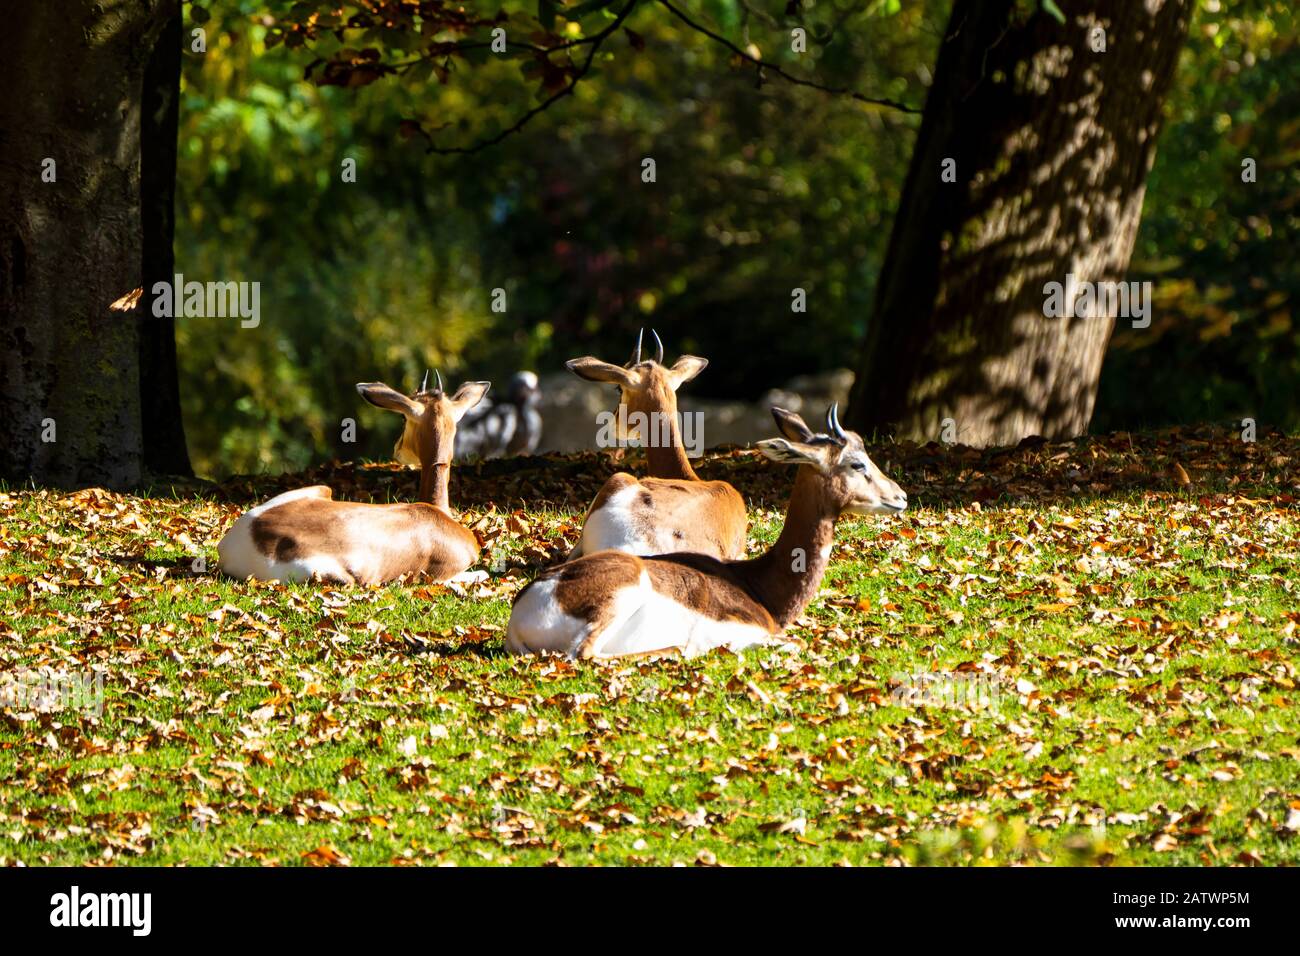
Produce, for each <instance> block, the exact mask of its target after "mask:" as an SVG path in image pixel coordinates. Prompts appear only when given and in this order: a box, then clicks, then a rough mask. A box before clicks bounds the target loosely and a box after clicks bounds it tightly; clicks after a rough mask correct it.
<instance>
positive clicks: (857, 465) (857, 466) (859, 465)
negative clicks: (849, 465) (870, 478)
mask: <svg viewBox="0 0 1300 956" xmlns="http://www.w3.org/2000/svg"><path fill="white" fill-rule="evenodd" d="M853 470H854V471H860V472H862V473H863V474H864V475H865V474H866V473H867V463H866V462H865V461H855V462H854V463H853Z"/></svg>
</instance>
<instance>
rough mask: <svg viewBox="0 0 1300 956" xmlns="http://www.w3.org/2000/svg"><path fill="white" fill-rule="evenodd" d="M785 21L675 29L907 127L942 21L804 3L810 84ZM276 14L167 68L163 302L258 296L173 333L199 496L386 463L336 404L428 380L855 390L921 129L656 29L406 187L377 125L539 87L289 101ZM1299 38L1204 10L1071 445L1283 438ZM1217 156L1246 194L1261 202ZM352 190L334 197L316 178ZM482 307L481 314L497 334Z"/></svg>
mask: <svg viewBox="0 0 1300 956" xmlns="http://www.w3.org/2000/svg"><path fill="white" fill-rule="evenodd" d="M1061 5H1062V6H1063V7H1067V8H1068V4H1067V3H1065V0H1061ZM785 6H786V4H785V0H779V2H777V0H704V2H698V3H694V4H692V5H690V7H689V9H690V10H691V13H692V16H694V17H696V18H697V19H698V20H700V21H701V22H703V23H706V24H708V25H709V26H710V27H711V28H712V29H714V30H716V32H718V33H721V34H722V35H724V36H726V37H728V38H729V39H731V40H733V41H735V42H736V43H737V44H738V45H741V46H746V45H748V44H751V43H752V44H754V45H756V46H757V47H758V49H759V51H761V54H762V56H763V58H764V59H767V60H776V61H777V62H780V63H782V64H784V65H786V66H788V67H789V69H790V71H791V72H795V73H798V74H800V75H815V76H816V77H817V78H818V79H819V80H820V81H821V82H822V83H824V84H826V85H829V86H845V87H851V88H854V89H857V90H861V91H864V92H866V93H868V94H870V95H873V96H887V97H890V98H893V99H896V100H901V101H905V102H908V103H910V104H913V105H915V106H917V107H920V106H921V105H923V103H924V98H925V92H926V88H927V85H928V83H929V79H930V74H929V70H930V69H931V68H932V66H933V63H934V59H935V54H936V51H937V48H938V43H939V38H940V34H941V31H942V30H943V28H944V25H945V23H946V20H947V15H948V8H949V3H948V2H941V0H915V2H900V0H861V2H858V3H852V2H848V3H845V4H843V5H842V6H836V5H834V4H832V3H829V2H827V0H819V2H816V3H813V2H805V3H804V5H803V10H804V15H805V22H806V23H807V24H808V25H809V27H810V33H809V38H808V52H807V53H804V54H795V53H793V52H791V50H790V33H789V30H790V23H789V22H788V21H787V19H786V18H785V17H784V11H785ZM289 7H290V4H287V3H279V2H276V0H261V2H254V0H213V2H210V3H206V4H204V6H203V7H202V8H201V9H195V8H190V9H189V13H190V20H191V23H190V26H193V25H194V24H195V23H197V22H200V21H201V18H203V17H207V18H208V19H207V20H206V21H202V22H203V26H204V27H205V29H206V31H207V52H206V53H203V54H197V53H193V54H191V53H187V54H186V57H185V63H184V73H183V80H182V84H183V85H182V94H183V96H182V103H181V119H180V123H181V126H180V143H179V169H178V174H177V227H176V232H177V234H176V268H177V271H179V272H183V273H185V274H186V276H187V277H188V278H195V279H200V280H207V279H222V280H228V279H241V280H247V281H254V280H255V281H260V282H261V284H262V292H261V296H262V297H261V308H262V323H261V325H260V326H259V327H258V328H255V329H241V328H239V326H238V323H237V322H230V321H223V320H220V319H186V320H182V321H180V322H178V324H177V338H178V347H179V350H180V356H181V363H182V368H181V381H182V399H183V402H184V410H185V418H186V428H187V431H188V439H189V446H190V452H191V455H192V457H193V460H194V465H195V468H196V470H197V471H198V472H199V473H200V474H206V475H210V476H220V475H225V474H229V473H232V472H249V471H281V470H292V469H299V468H302V467H305V466H307V465H308V464H310V463H312V462H314V461H318V460H320V459H322V458H329V457H335V456H338V457H346V458H353V457H359V456H371V457H383V456H385V455H387V454H388V453H389V451H390V450H391V446H392V441H393V439H394V438H395V434H393V432H394V431H395V428H386V427H383V426H384V425H391V423H386V422H384V421H383V419H382V418H381V416H380V415H379V414H378V413H372V412H371V411H370V410H368V409H365V408H363V403H361V402H360V401H359V400H358V398H357V396H356V394H355V392H354V391H353V388H352V383H354V382H357V381H366V380H374V379H379V380H384V381H387V382H389V383H390V384H392V385H393V386H395V387H398V388H403V389H410V388H413V387H414V386H415V385H416V384H417V383H418V380H419V377H420V375H422V374H423V371H424V369H425V368H426V367H427V366H433V367H438V368H440V369H441V370H442V374H443V376H444V378H446V379H448V380H449V381H459V380H461V379H464V378H476V379H479V378H489V379H492V380H493V381H495V382H498V383H504V381H505V380H506V378H507V377H508V376H509V374H510V373H511V372H513V371H514V370H516V369H518V368H525V367H528V368H534V369H537V370H538V371H542V372H546V371H553V370H555V369H558V368H560V366H561V363H562V362H563V360H564V359H566V358H569V357H572V356H574V355H578V354H586V353H595V354H598V355H601V356H602V357H608V358H617V359H621V358H623V357H624V356H625V353H626V352H627V351H628V349H629V346H630V344H631V341H632V339H633V337H634V336H635V332H636V329H637V328H639V327H640V326H642V325H653V326H654V327H655V328H656V329H658V331H659V332H660V334H661V335H662V336H663V337H664V339H665V340H666V342H667V345H668V351H669V353H670V355H675V354H677V353H678V352H685V351H693V352H698V353H700V354H703V355H706V356H709V357H710V358H712V359H713V360H714V363H713V365H711V366H710V368H709V370H708V371H707V372H706V373H705V375H703V376H701V378H700V379H699V380H698V381H697V382H696V383H694V384H693V385H692V386H691V388H692V390H693V392H694V393H696V394H699V395H712V396H716V397H731V398H741V399H746V400H753V399H755V398H757V397H758V396H759V395H760V394H762V393H763V392H764V391H766V390H767V389H768V388H770V387H772V386H774V385H777V384H780V383H783V382H785V381H787V380H788V379H790V378H792V377H793V376H795V375H799V374H804V373H809V372H815V371H818V370H830V369H834V368H839V367H843V366H851V365H853V364H854V361H855V357H856V352H857V343H858V340H859V338H860V336H861V334H862V332H863V330H864V329H865V327H866V323H867V322H868V321H869V320H870V310H871V303H872V297H873V294H874V291H875V283H876V276H877V273H878V271H879V269H880V267H881V262H882V260H883V256H884V250H885V243H886V241H887V239H888V232H889V226H890V222H891V216H892V213H893V209H894V207H895V205H896V203H897V200H898V193H899V191H900V189H901V187H902V183H903V178H904V175H905V173H906V170H907V162H908V159H909V156H910V151H911V145H912V140H913V136H914V133H915V129H916V126H917V124H918V122H919V116H910V115H907V114H902V113H898V112H895V111H890V110H884V109H881V108H878V107H873V106H868V105H866V104H863V103H859V102H855V101H853V100H850V99H847V98H837V97H831V96H828V95H826V94H824V93H822V92H820V91H817V90H812V89H804V88H799V87H794V86H791V85H789V84H786V83H782V82H780V81H779V80H771V81H769V82H767V83H765V84H763V85H762V86H761V87H758V86H756V83H755V77H754V72H753V70H752V69H739V68H738V63H737V62H735V60H734V58H733V57H732V56H731V54H729V53H728V51H727V50H725V49H724V48H722V47H721V46H719V45H717V44H714V43H711V42H710V41H709V40H708V39H707V38H705V37H703V36H701V35H699V34H698V33H695V32H693V31H691V30H689V29H688V28H686V27H685V26H683V25H682V24H681V23H679V22H677V21H675V20H672V19H670V18H669V17H668V16H667V15H666V13H665V12H664V11H663V10H662V9H660V8H658V7H650V8H647V9H645V10H640V11H638V13H637V15H636V16H635V18H634V19H633V20H632V21H630V22H629V24H628V26H630V27H631V28H632V29H633V30H634V31H635V32H634V33H632V34H620V35H619V36H618V37H616V38H615V39H613V40H611V42H610V43H608V44H607V45H606V47H605V48H603V49H602V51H601V53H600V54H598V56H597V58H596V61H595V68H594V69H593V71H592V73H591V74H590V75H589V76H588V77H587V78H586V79H585V80H584V81H583V82H581V83H579V84H578V86H577V88H576V90H575V92H574V94H573V95H572V96H570V97H567V98H564V99H562V100H560V101H559V102H558V103H557V104H556V105H555V106H553V107H552V108H551V109H549V110H548V111H547V112H545V113H543V114H541V115H540V116H539V117H538V118H537V119H535V120H534V121H533V122H532V123H530V124H529V125H528V126H526V127H525V128H524V129H523V130H522V131H521V132H520V133H518V134H517V135H513V136H510V137H508V138H506V139H505V140H504V141H503V142H502V143H500V144H499V145H498V146H495V147H492V148H490V149H487V150H485V151H482V152H478V153H475V154H472V155H467V156H439V155H430V154H427V153H426V152H425V145H426V144H425V141H424V140H423V139H422V138H421V137H420V136H418V135H417V136H408V137H404V136H403V135H402V132H403V125H402V121H403V120H410V119H415V120H417V121H418V122H420V123H421V124H422V125H423V126H424V128H425V129H428V130H434V131H436V132H435V134H434V135H435V136H436V138H437V141H438V142H439V143H440V144H445V145H455V144H468V143H470V142H473V141H476V140H477V139H478V138H480V137H481V136H483V135H490V134H491V133H492V132H493V131H494V130H499V129H501V128H502V127H504V126H507V125H509V124H510V123H511V122H513V121H514V119H515V118H516V117H517V116H518V115H519V113H520V112H521V111H522V110H523V109H526V108H528V106H530V105H532V104H535V103H537V102H538V101H539V90H538V88H537V83H536V80H535V79H534V80H532V81H530V80H529V78H528V77H527V76H521V74H520V71H519V70H518V69H516V68H514V67H513V66H511V65H509V64H506V63H501V62H491V61H489V62H485V63H483V64H481V65H477V66H475V67H474V68H473V69H472V70H466V73H465V75H463V76H461V75H458V76H457V77H456V79H455V82H452V83H448V84H443V83H440V81H439V77H437V76H436V75H430V73H429V72H428V71H421V72H422V75H417V73H416V71H408V72H407V73H405V74H403V75H402V76H401V77H400V78H386V79H385V80H383V81H382V82H377V83H373V84H371V85H368V86H364V87H360V88H357V89H342V88H338V87H333V86H328V87H321V86H317V85H314V84H313V83H310V82H307V81H305V80H304V72H305V70H306V68H307V67H308V65H309V64H310V63H311V61H312V59H313V55H312V52H311V51H309V50H305V49H302V48H299V49H293V50H290V49H285V48H284V46H282V45H274V46H272V47H271V48H268V43H267V41H268V27H269V26H270V25H271V24H272V23H273V22H274V21H273V20H272V17H273V16H275V15H277V14H279V13H282V12H284V11H287V10H288V9H289ZM502 9H503V10H504V11H505V12H507V13H510V12H528V13H535V12H536V6H535V4H531V3H529V4H519V3H514V2H512V0H506V2H504V3H503V4H502ZM560 10H561V16H560V18H559V22H558V26H557V27H556V30H557V31H558V32H561V33H563V32H564V31H565V25H564V24H565V21H564V18H563V15H562V14H563V8H560ZM1296 20H1297V14H1296V12H1295V10H1294V9H1293V8H1292V5H1291V3H1290V0H1240V2H1236V3H1233V4H1227V3H1220V2H1219V0H1203V2H1202V3H1201V4H1200V9H1199V13H1198V18H1197V21H1196V22H1195V24H1194V25H1193V28H1192V33H1191V37H1190V40H1189V44H1188V48H1187V50H1186V52H1185V54H1184V59H1183V62H1182V65H1181V68H1180V75H1179V80H1178V83H1177V87H1176V89H1175V92H1174V95H1173V96H1172V98H1171V102H1170V116H1169V119H1168V123H1167V126H1166V128H1165V131H1164V133H1163V138H1162V141H1161V144H1160V149H1159V152H1158V155H1157V161H1156V167H1155V169H1154V171H1153V173H1152V176H1151V178H1150V181H1149V188H1148V192H1147V198H1146V207H1145V213H1144V217H1143V223H1142V228H1141V233H1140V235H1139V239H1138V249H1137V252H1136V254H1135V257H1134V263H1133V270H1132V273H1131V275H1130V278H1132V279H1151V280H1152V281H1154V282H1155V283H1156V284H1157V285H1156V302H1157V307H1156V308H1155V310H1154V311H1153V321H1152V325H1151V327H1150V328H1149V329H1146V330H1143V331H1135V330H1132V329H1126V328H1119V329H1117V332H1116V335H1115V337H1114V339H1113V341H1112V345H1111V349H1110V352H1109V354H1108V357H1107V362H1106V366H1105V369H1104V371H1103V375H1102V382H1101V395H1100V398H1099V403H1098V410H1097V414H1096V417H1095V419H1094V428H1097V429H1114V428H1125V427H1142V426H1153V425H1162V424H1168V423H1175V422H1182V421H1206V420H1213V421H1226V420H1229V419H1234V418H1238V419H1239V418H1241V417H1243V416H1253V417H1256V418H1257V419H1258V420H1259V421H1260V423H1261V425H1266V424H1272V425H1280V426H1282V427H1285V428H1287V429H1295V428H1296V427H1297V425H1300V388H1298V387H1297V386H1298V385H1300V329H1298V328H1297V327H1296V324H1295V317H1294V311H1295V308H1294V307H1295V302H1296V294H1297V288H1298V287H1300V270H1298V269H1297V265H1296V252H1297V247H1296V242H1295V239H1296V235H1297V225H1298V220H1300V49H1297V30H1296ZM573 29H576V25H574V27H573ZM382 39H383V38H379V40H380V41H381V42H382ZM407 131H408V132H409V126H408V128H407ZM647 156H649V157H653V158H654V159H655V161H656V166H657V182H656V183H653V184H647V183H643V182H642V181H641V176H640V173H641V160H642V159H643V158H644V157H647ZM1243 156H1251V157H1254V158H1255V159H1256V161H1257V164H1258V176H1257V178H1258V181H1257V182H1256V183H1254V184H1249V185H1247V184H1243V183H1242V181H1241V173H1242V169H1241V159H1242V157H1243ZM349 158H351V159H354V160H355V161H356V168H357V175H356V182H355V183H346V182H343V180H342V176H341V171H342V165H343V162H344V160H345V159H349ZM497 288H500V289H504V290H505V292H506V297H507V311H506V312H504V313H497V312H493V311H492V308H491V305H492V293H493V290H494V289H497ZM794 288H803V289H805V290H807V294H808V312H807V313H806V314H804V315H792V314H791V311H790V297H791V290H792V289H794ZM347 417H354V418H357V419H359V420H361V421H362V422H363V425H364V426H373V427H362V428H361V429H360V430H359V432H358V436H359V439H360V440H359V442H358V443H357V444H356V445H343V444H342V443H341V440H340V436H341V427H340V423H341V421H342V419H344V418H347Z"/></svg>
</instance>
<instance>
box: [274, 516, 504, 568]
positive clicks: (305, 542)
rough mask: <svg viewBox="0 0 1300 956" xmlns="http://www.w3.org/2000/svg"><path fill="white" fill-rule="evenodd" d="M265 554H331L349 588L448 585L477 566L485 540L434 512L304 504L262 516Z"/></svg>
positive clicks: (291, 556)
mask: <svg viewBox="0 0 1300 956" xmlns="http://www.w3.org/2000/svg"><path fill="white" fill-rule="evenodd" d="M251 531H252V535H253V541H254V542H255V543H256V545H257V547H258V549H259V550H260V551H261V552H262V553H263V554H266V555H268V556H270V557H273V558H275V559H276V560H277V561H293V560H296V559H299V558H306V557H309V556H310V555H313V554H328V555H331V556H333V557H335V558H336V559H337V560H338V561H339V563H340V564H342V565H343V568H344V570H345V571H346V573H347V578H346V579H345V580H344V581H343V582H342V583H345V584H350V583H357V584H382V583H384V582H385V581H392V580H394V579H396V578H399V577H401V576H402V575H408V574H425V575H428V576H429V577H431V578H433V579H435V580H445V579H446V578H449V577H452V576H454V575H456V574H459V573H460V572H461V571H463V570H465V569H466V568H467V567H469V566H470V565H471V564H473V563H474V561H475V560H477V558H478V554H479V546H478V539H477V538H475V537H474V535H473V533H472V532H470V531H469V530H467V529H466V528H463V527H462V526H461V525H460V524H459V523H457V521H456V520H455V519H454V518H452V517H451V516H450V515H449V514H447V513H446V512H444V511H441V510H439V509H438V508H435V507H433V506H432V505H429V504H425V503H422V502H417V503H413V504H391V505H370V504H361V503H358V502H351V501H333V500H328V499H327V500H322V499H319V498H302V499H298V500H296V501H289V502H286V503H285V504H282V505H278V506H276V507H274V508H272V509H271V510H269V511H266V512H264V513H262V514H260V515H258V516H257V517H256V518H255V519H254V520H253V525H252V529H251Z"/></svg>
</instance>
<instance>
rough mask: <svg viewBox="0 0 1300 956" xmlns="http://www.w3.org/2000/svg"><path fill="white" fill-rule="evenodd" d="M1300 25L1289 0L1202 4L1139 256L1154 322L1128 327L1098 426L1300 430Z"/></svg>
mask: <svg viewBox="0 0 1300 956" xmlns="http://www.w3.org/2000/svg"><path fill="white" fill-rule="evenodd" d="M1298 24H1300V17H1298V16H1297V13H1296V10H1295V7H1294V6H1293V5H1292V4H1291V3H1290V2H1287V0H1252V2H1237V3H1220V2H1217V0H1210V2H1207V3H1202V4H1200V13H1199V16H1198V18H1197V20H1196V21H1195V22H1194V23H1193V25H1192V31H1191V35H1190V37H1189V40H1188V47H1187V51H1186V53H1185V54H1184V59H1183V62H1182V64H1181V70H1180V78H1179V82H1178V95H1177V96H1176V97H1175V98H1174V99H1173V101H1172V103H1171V107H1170V116H1169V119H1168V126H1167V128H1166V130H1165V132H1164V134H1163V136H1162V138H1161V140H1160V148H1159V153H1158V155H1157V158H1156V165H1155V167H1154V169H1153V170H1152V172H1151V176H1150V179H1149V182H1148V189H1147V197H1146V206H1145V209H1144V212H1143V218H1142V227H1141V232H1140V234H1139V237H1138V247H1137V249H1136V251H1135V253H1134V260H1133V269H1132V273H1133V274H1132V275H1131V278H1135V279H1150V280H1152V281H1154V282H1155V283H1156V285H1155V294H1156V305H1155V308H1154V310H1153V316H1152V324H1151V327H1150V328H1149V329H1146V330H1141V331H1139V330H1134V329H1131V328H1126V327H1125V324H1124V323H1123V322H1122V321H1121V323H1120V325H1119V327H1118V328H1117V330H1116V334H1115V339H1114V342H1113V343H1112V349H1111V352H1110V354H1109V355H1108V357H1107V361H1106V366H1105V369H1104V370H1103V373H1102V392H1101V395H1100V397H1099V400H1098V410H1097V416H1096V419H1095V421H1094V424H1095V426H1096V427H1097V428H1099V429H1105V428H1112V427H1135V426H1142V425H1158V424H1167V423H1170V422H1179V421H1205V420H1218V421H1224V420H1228V419H1234V418H1235V419H1241V418H1243V417H1251V418H1255V419H1256V420H1257V421H1259V422H1260V423H1261V424H1263V423H1268V424H1270V425H1274V426H1280V427H1283V428H1286V429H1291V430H1294V429H1296V428H1297V427H1300V322H1298V321H1297V315H1296V305H1297V301H1298V300H1300V267H1298V265H1297V262H1298V260H1300V121H1297V119H1296V117H1298V116H1300V31H1298V30H1297V26H1298ZM1246 159H1253V160H1254V161H1255V165H1256V181H1255V182H1253V183H1247V182H1243V166H1242V163H1243V161H1244V160H1246Z"/></svg>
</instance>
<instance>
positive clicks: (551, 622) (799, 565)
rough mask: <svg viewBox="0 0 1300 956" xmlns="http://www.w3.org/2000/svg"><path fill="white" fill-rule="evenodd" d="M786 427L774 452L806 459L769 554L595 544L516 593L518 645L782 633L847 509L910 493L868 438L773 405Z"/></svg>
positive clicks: (569, 647) (617, 644) (574, 648)
mask: <svg viewBox="0 0 1300 956" xmlns="http://www.w3.org/2000/svg"><path fill="white" fill-rule="evenodd" d="M772 414H773V416H774V417H775V418H776V423H777V427H778V429H779V430H780V432H781V434H782V435H783V436H784V437H783V438H773V439H769V440H767V441H762V442H759V443H758V447H759V448H760V449H762V451H763V453H764V454H765V455H767V457H769V458H771V459H773V460H775V461H781V462H790V463H795V464H798V465H799V466H800V467H799V471H798V473H797V475H796V476H795V482H794V489H793V491H791V493H790V504H789V507H788V509H787V510H786V515H785V527H784V528H782V530H781V535H780V537H779V538H778V539H777V541H776V543H775V544H774V545H773V546H772V547H771V549H770V550H768V552H767V553H766V554H763V555H761V556H760V557H757V558H754V559H752V560H749V561H719V560H717V559H715V558H709V557H705V556H704V555H700V554H666V555H659V556H655V557H638V556H636V555H632V554H626V553H621V552H617V551H605V552H601V553H599V554H592V555H588V556H586V557H583V558H579V559H578V560H576V561H571V562H569V563H567V564H562V565H559V566H557V567H554V568H551V569H550V570H548V571H545V572H543V573H542V574H541V575H540V576H539V577H538V578H537V579H536V580H534V581H533V582H532V583H531V584H530V585H528V586H527V587H526V588H524V589H523V590H522V591H520V592H519V595H518V596H517V597H516V598H515V604H514V609H513V611H512V612H511V614H510V624H509V627H508V628H507V630H506V647H507V648H508V649H509V650H510V651H511V652H513V653H515V654H529V653H532V654H536V653H540V652H542V651H552V652H556V653H560V654H567V655H569V656H570V657H581V658H610V657H622V656H626V655H635V654H651V653H656V652H667V651H678V652H681V653H683V654H685V655H687V656H690V655H695V654H700V653H703V652H705V651H708V650H710V649H712V648H715V647H724V646H725V647H728V648H731V649H732V650H740V649H741V648H745V647H750V646H752V645H754V644H760V643H763V642H766V641H770V640H772V639H774V638H776V637H777V636H779V635H780V633H781V632H782V630H784V629H785V628H786V627H787V626H788V625H789V624H790V623H791V622H792V621H794V620H795V619H796V618H797V617H798V616H799V615H800V613H802V612H803V609H804V608H805V607H807V606H808V603H809V602H810V601H811V600H812V599H813V598H814V597H815V596H816V594H817V589H818V588H819V587H820V586H821V581H822V576H823V575H824V574H825V573H826V565H827V563H828V562H829V561H830V555H831V544H832V541H833V539H834V534H835V522H836V520H837V519H838V518H839V517H840V515H842V514H845V513H849V514H897V513H898V512H900V511H902V510H903V509H905V508H906V507H907V495H906V494H904V493H903V491H902V490H901V489H900V488H899V487H898V485H897V484H896V483H895V482H893V481H892V480H891V479H889V478H887V477H885V476H884V475H883V474H881V471H880V469H879V468H877V467H876V466H875V464H874V463H873V462H872V461H871V459H870V458H868V457H867V453H866V451H865V450H864V448H863V445H862V439H861V437H859V436H858V435H857V434H856V433H854V432H847V431H845V430H844V429H842V428H841V427H840V424H839V418H838V413H837V411H836V408H835V406H831V410H830V412H829V413H828V414H827V427H828V430H829V434H815V433H814V432H813V431H812V429H810V428H809V427H808V426H807V425H806V424H804V421H803V419H802V418H800V417H799V416H798V415H796V414H795V413H794V412H790V411H786V410H785V409H783V408H773V409H772Z"/></svg>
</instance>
